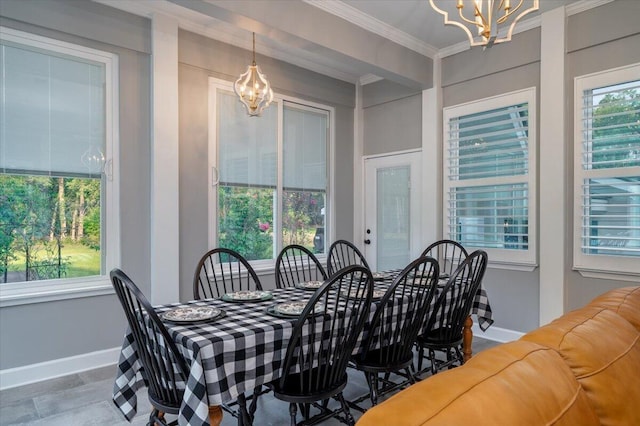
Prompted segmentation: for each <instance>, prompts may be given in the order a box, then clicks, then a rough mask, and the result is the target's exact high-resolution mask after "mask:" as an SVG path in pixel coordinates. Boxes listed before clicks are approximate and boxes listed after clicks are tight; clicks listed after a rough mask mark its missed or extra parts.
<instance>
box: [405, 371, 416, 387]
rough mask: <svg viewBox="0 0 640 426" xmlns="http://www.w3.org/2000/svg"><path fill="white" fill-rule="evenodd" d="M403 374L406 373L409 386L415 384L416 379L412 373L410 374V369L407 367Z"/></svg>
mask: <svg viewBox="0 0 640 426" xmlns="http://www.w3.org/2000/svg"><path fill="white" fill-rule="evenodd" d="M404 371H405V373H407V377H408V378H409V383H410V384H412V385H413V384H415V382H416V378H415V377H413V373H412V372H411V368H409V367H407V368H405V369H404Z"/></svg>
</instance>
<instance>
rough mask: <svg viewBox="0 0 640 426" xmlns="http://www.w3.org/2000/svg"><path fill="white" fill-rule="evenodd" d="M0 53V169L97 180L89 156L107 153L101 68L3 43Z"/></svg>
mask: <svg viewBox="0 0 640 426" xmlns="http://www.w3.org/2000/svg"><path fill="white" fill-rule="evenodd" d="M0 49H1V55H2V64H3V66H2V69H1V70H0V73H1V76H0V79H1V80H2V92H3V95H2V101H1V103H0V108H1V114H2V121H3V125H2V137H1V138H0V168H1V169H3V170H5V171H11V172H18V173H24V172H36V173H39V174H47V175H67V176H68V175H69V174H79V175H86V174H96V170H94V169H95V167H93V164H92V162H91V161H89V159H88V158H87V156H88V155H94V156H95V155H97V156H104V153H105V97H104V85H105V66H104V64H102V63H97V62H93V61H90V60H88V59H82V58H78V57H73V56H69V55H65V54H62V53H52V52H51V51H47V50H44V49H40V48H37V47H33V46H27V45H23V44H18V43H12V42H11V41H6V40H3V42H2V44H1V45H0ZM97 172H98V173H97V174H99V172H100V169H99V168H98V170H97Z"/></svg>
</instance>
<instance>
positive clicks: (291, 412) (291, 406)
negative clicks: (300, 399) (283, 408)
mask: <svg viewBox="0 0 640 426" xmlns="http://www.w3.org/2000/svg"><path fill="white" fill-rule="evenodd" d="M297 413H298V407H296V404H294V403H293V402H292V403H290V404H289V415H290V416H291V426H296V414H297Z"/></svg>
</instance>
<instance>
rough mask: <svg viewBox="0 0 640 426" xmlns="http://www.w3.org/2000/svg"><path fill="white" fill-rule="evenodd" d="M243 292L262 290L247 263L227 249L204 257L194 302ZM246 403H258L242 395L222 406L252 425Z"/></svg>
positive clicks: (240, 421) (197, 274)
mask: <svg viewBox="0 0 640 426" xmlns="http://www.w3.org/2000/svg"><path fill="white" fill-rule="evenodd" d="M241 290H262V284H261V283H260V280H259V279H258V275H257V274H256V272H255V271H254V270H253V267H252V266H251V265H250V264H249V262H248V261H247V259H245V258H244V257H243V256H242V255H241V254H240V253H238V252H236V251H234V250H231V249H227V248H215V249H212V250H209V251H208V252H207V253H205V254H204V256H202V258H201V259H200V261H199V262H198V266H197V267H196V271H195V274H194V277H193V296H194V299H196V300H200V299H211V298H214V297H221V296H222V295H224V294H225V293H233V292H236V291H241ZM247 399H254V400H255V398H254V396H253V395H251V396H249V397H247V396H245V395H244V394H243V393H241V394H239V395H238V398H237V399H236V400H235V401H232V402H229V403H225V404H222V405H221V407H222V409H223V410H224V411H226V412H228V413H229V414H231V415H232V416H234V417H236V418H237V419H238V425H250V424H251V422H252V420H251V417H250V415H249V413H248V411H247V402H246V401H247ZM236 405H237V406H238V409H237V410H236V409H235V408H234V407H235V406H236Z"/></svg>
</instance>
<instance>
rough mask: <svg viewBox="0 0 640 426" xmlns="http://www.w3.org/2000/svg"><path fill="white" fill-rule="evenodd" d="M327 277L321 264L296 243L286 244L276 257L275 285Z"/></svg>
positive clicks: (290, 285)
mask: <svg viewBox="0 0 640 426" xmlns="http://www.w3.org/2000/svg"><path fill="white" fill-rule="evenodd" d="M326 279H327V273H326V272H325V270H324V268H323V267H322V264H321V263H320V261H319V260H318V258H317V257H316V256H315V255H314V254H313V253H311V251H310V250H309V249H308V248H306V247H303V246H301V245H298V244H291V245H288V246H286V247H285V248H283V249H282V251H280V254H278V258H277V259H276V287H277V288H286V287H293V286H295V285H296V284H298V283H302V282H307V281H324V280H326Z"/></svg>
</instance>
